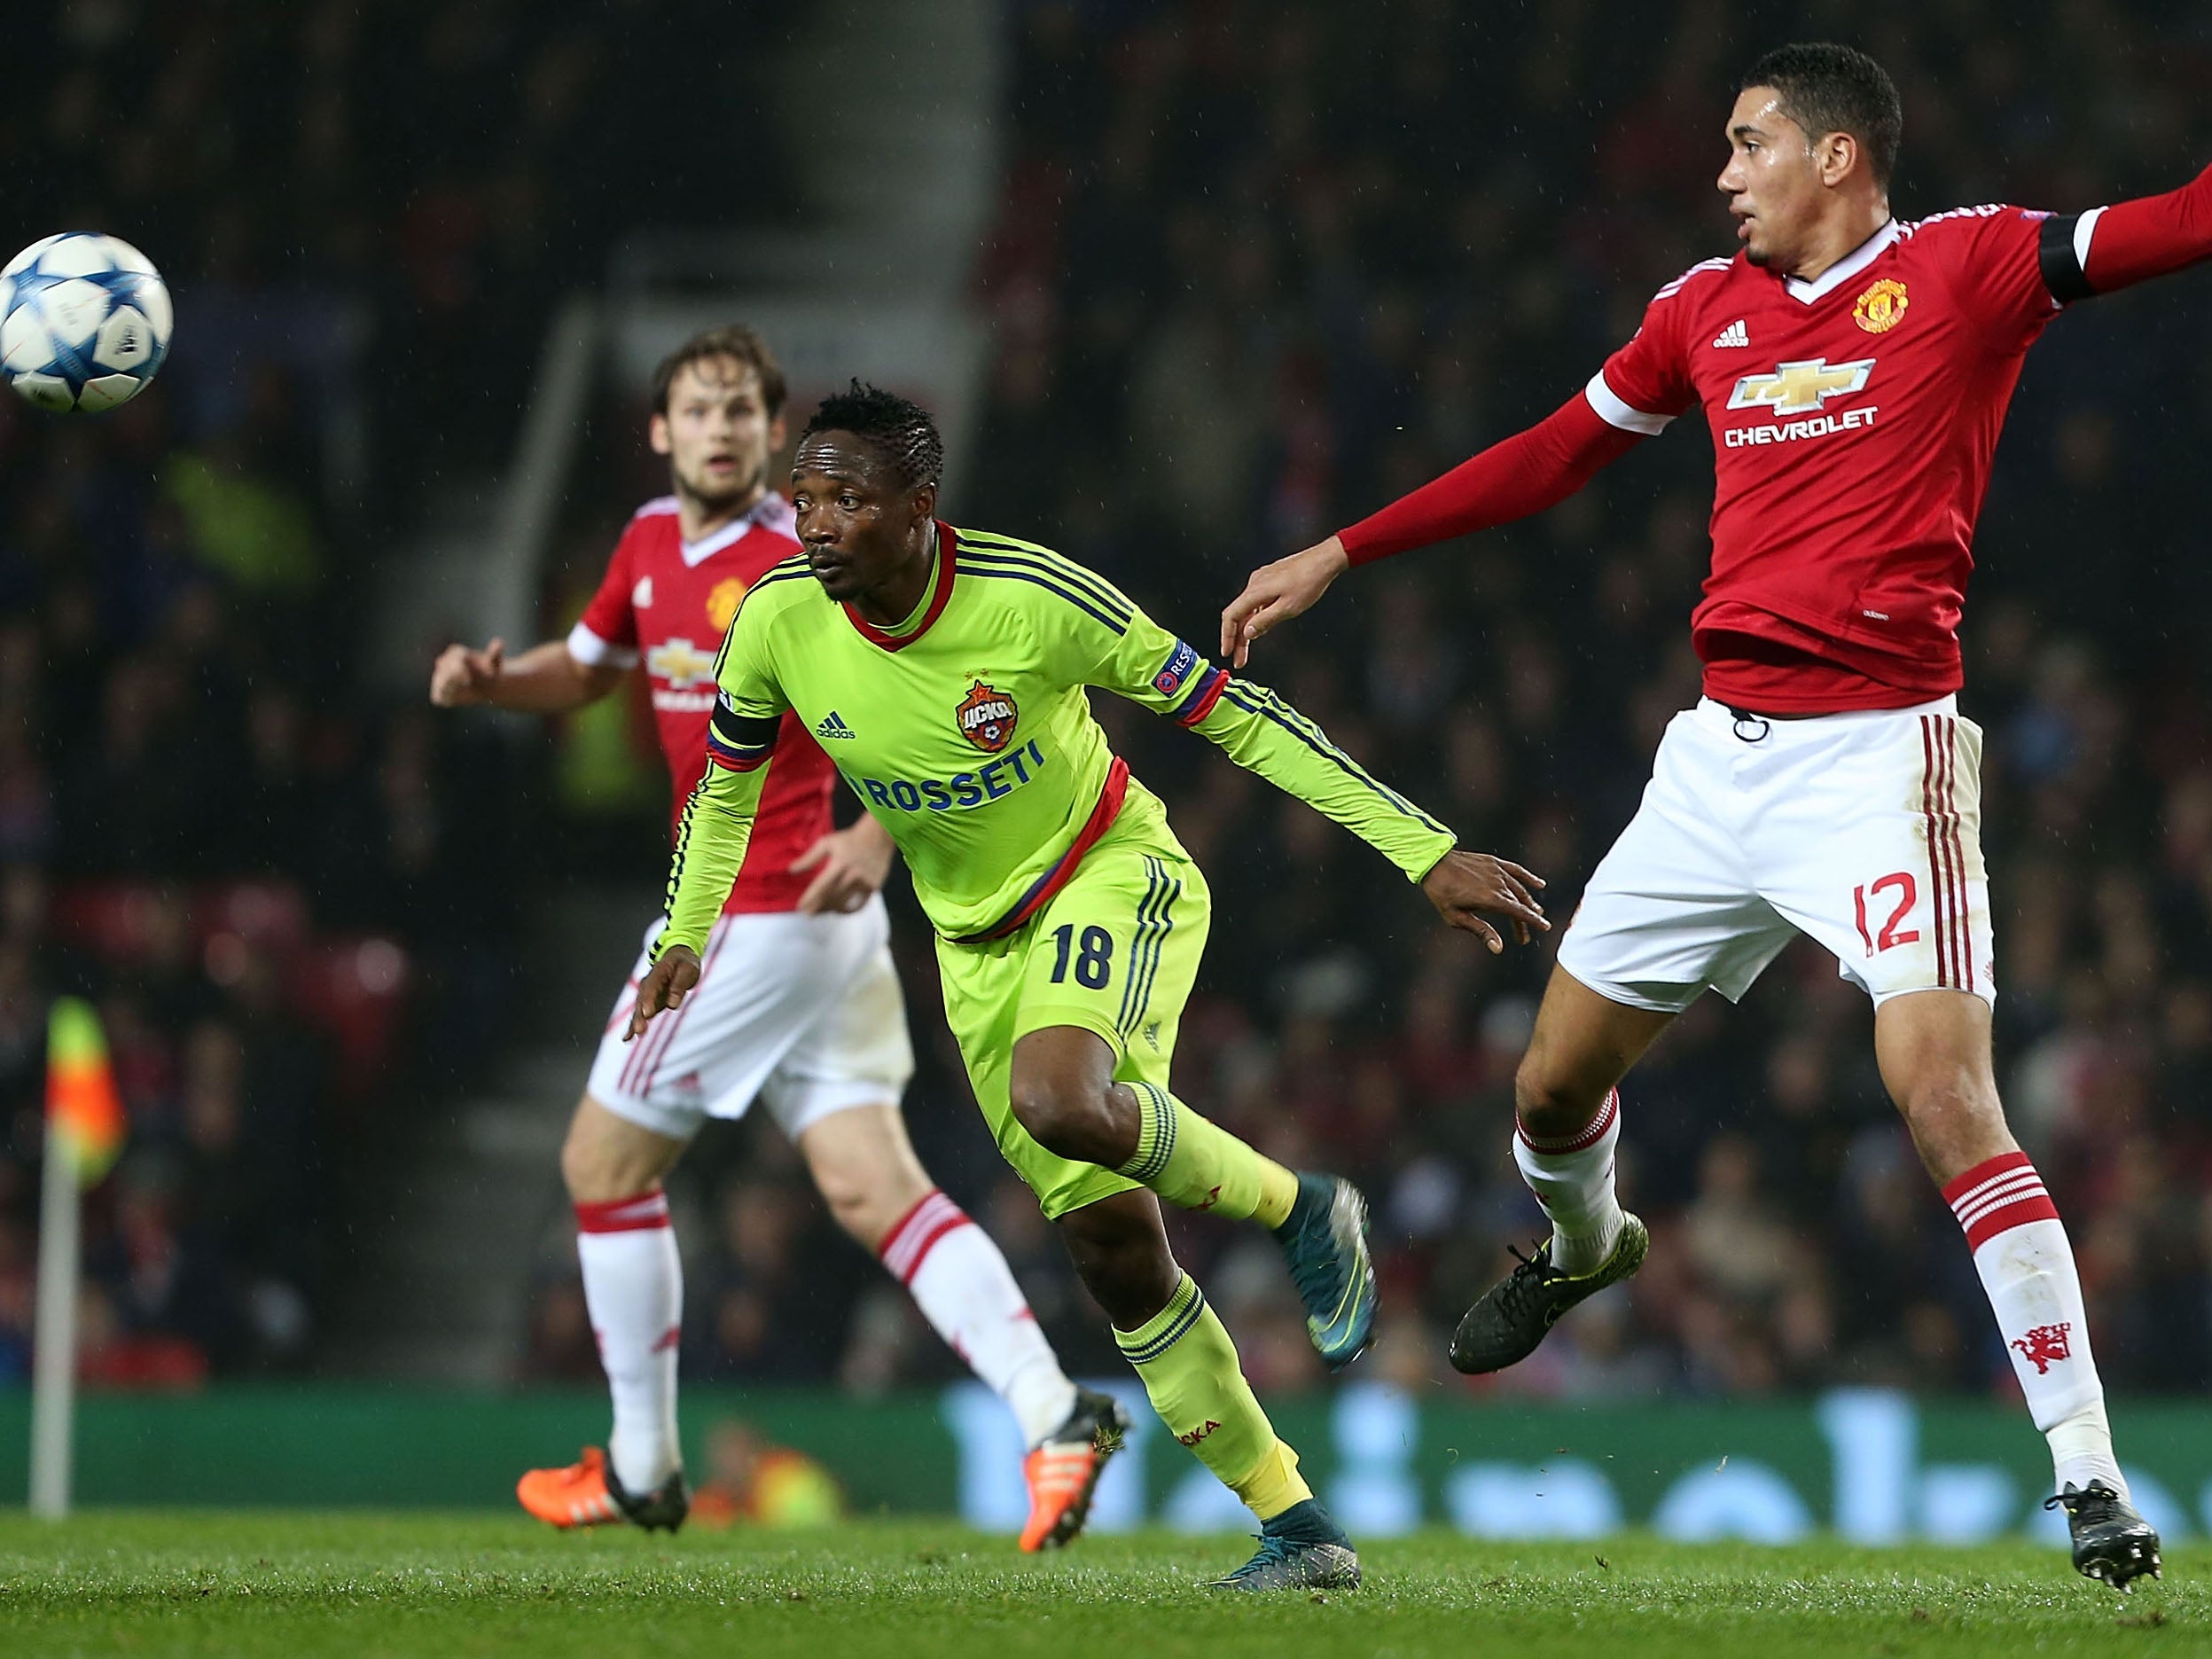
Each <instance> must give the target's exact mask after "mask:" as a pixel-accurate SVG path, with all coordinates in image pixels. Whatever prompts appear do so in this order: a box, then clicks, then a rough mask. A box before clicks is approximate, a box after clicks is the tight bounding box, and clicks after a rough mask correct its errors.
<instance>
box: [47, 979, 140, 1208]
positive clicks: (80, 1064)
mask: <svg viewBox="0 0 2212 1659" xmlns="http://www.w3.org/2000/svg"><path fill="white" fill-rule="evenodd" d="M123 1126H124V1125H123V1102H122V1097H121V1095H120V1094H118V1093H117V1092H115V1070H114V1068H113V1067H112V1066H110V1065H109V1064H108V1063H107V1039H106V1037H104V1036H103V1035H101V1032H100V1016H99V1015H98V1014H97V1013H94V1012H93V1011H92V1005H91V1004H90V1003H89V1002H86V1001H85V1000H84V999H83V998H79V997H57V998H54V1008H53V1013H52V1015H51V1018H50V1020H49V1021H48V1023H47V1028H46V1130H47V1133H48V1134H49V1135H51V1137H52V1142H51V1144H52V1146H53V1149H54V1151H55V1152H56V1153H57V1154H59V1155H60V1156H61V1157H62V1158H64V1159H66V1161H67V1162H68V1164H69V1167H70V1169H72V1170H74V1171H75V1173H76V1178H77V1185H78V1186H96V1185H97V1184H98V1181H99V1179H100V1178H101V1177H102V1176H104V1175H106V1173H107V1172H108V1170H110V1169H111V1168H113V1165H114V1162H115V1160H116V1158H117V1157H119V1156H120V1155H121V1153H122V1149H123Z"/></svg>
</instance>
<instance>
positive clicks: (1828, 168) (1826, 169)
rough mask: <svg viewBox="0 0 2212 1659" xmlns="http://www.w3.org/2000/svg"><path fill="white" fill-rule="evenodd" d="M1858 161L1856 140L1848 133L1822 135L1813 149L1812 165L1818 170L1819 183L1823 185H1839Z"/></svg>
mask: <svg viewBox="0 0 2212 1659" xmlns="http://www.w3.org/2000/svg"><path fill="white" fill-rule="evenodd" d="M1859 159H1860V157H1859V144H1858V140H1857V139H1856V138H1854V137H1851V135H1850V134H1849V133H1848V132H1831V133H1824V134H1822V135H1821V139H1820V142H1819V143H1818V144H1817V145H1815V146H1814V147H1813V161H1814V165H1815V166H1817V168H1819V171H1820V182H1821V183H1822V184H1828V185H1835V184H1841V183H1842V182H1843V180H1844V178H1845V176H1847V175H1848V174H1849V172H1850V171H1851V167H1852V164H1853V163H1854V162H1856V161H1857V160H1859Z"/></svg>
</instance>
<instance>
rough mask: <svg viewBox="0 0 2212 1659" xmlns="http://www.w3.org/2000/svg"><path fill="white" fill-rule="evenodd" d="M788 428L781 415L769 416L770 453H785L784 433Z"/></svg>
mask: <svg viewBox="0 0 2212 1659" xmlns="http://www.w3.org/2000/svg"><path fill="white" fill-rule="evenodd" d="M788 430H789V428H788V427H787V426H786V425H785V423H784V418H783V417H782V416H781V415H770V417H769V418H768V452H769V453H770V455H780V454H782V453H783V449H784V434H786V432H787V431H788Z"/></svg>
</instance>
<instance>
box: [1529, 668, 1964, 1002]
mask: <svg viewBox="0 0 2212 1659" xmlns="http://www.w3.org/2000/svg"><path fill="white" fill-rule="evenodd" d="M1798 933H1802V934H1808V935H1810V936H1811V937H1813V938H1814V939H1817V940H1818V941H1819V942H1820V943H1821V944H1822V945H1824V946H1825V947H1826V949H1827V950H1828V951H1830V952H1831V953H1832V954H1833V956H1834V957H1835V959H1836V962H1837V964H1838V966H1840V967H1841V971H1842V974H1843V977H1844V978H1845V979H1848V980H1849V981H1850V982H1852V983H1853V984H1855V985H1856V986H1858V987H1859V988H1860V989H1861V990H1864V991H1865V992H1867V994H1868V995H1870V996H1871V997H1872V998H1873V999H1874V1004H1875V1006H1877V1007H1879V1006H1880V1005H1881V1004H1883V1003H1884V1002H1887V1001H1888V999H1889V998H1892V997H1897V996H1902V995H1903V994H1904V993H1905V992H1907V991H1913V990H1939V989H1952V990H1966V991H1971V992H1973V993H1974V995H1976V996H1978V997H1981V998H1982V999H1983V1000H1985V1001H1987V1002H1989V1003H1991V1004H1995V1002H1996V1001H1997V987H1996V984H1995V983H1994V982H1993V980H1992V977H1991V959H1992V957H1993V955H1994V951H1993V949H1992V945H1991V940H1990V934H1989V873H1988V872H1987V870H1986V869H1985V868H1984V866H1983V865H1982V862H1981V727H1979V726H1977V725H1975V724H1974V722H1973V721H1971V720H1962V719H1960V718H1959V717H1958V704H1957V700H1956V699H1955V698H1950V697H1946V698H1944V699H1942V700H1941V701H1939V702H1932V703H1923V704H1921V705H1920V706H1919V707H1918V708H1884V709H1874V710H1868V711H1866V712H1864V713H1853V714H1839V715H1820V716H1814V717H1812V718H1810V719H1805V720H1764V719H1753V720H1750V721H1747V722H1739V721H1738V720H1737V719H1736V717H1735V716H1732V715H1731V714H1730V713H1729V711H1728V709H1727V708H1725V707H1723V705H1721V704H1719V703H1716V702H1715V701H1714V700H1712V699H1711V698H1709V697H1708V698H1705V699H1702V700H1700V702H1699V703H1698V706H1697V707H1696V708H1690V709H1685V710H1684V712H1683V713H1681V714H1678V715H1677V716H1675V717H1674V719H1673V720H1672V721H1670V722H1669V724H1668V726H1667V735H1666V736H1665V737H1663V738H1662V739H1661V740H1660V744H1659V754H1658V755H1657V756H1656V757H1655V758H1654V759H1653V763H1652V781H1651V784H1650V786H1649V787H1647V788H1646V789H1645V791H1644V804H1643V805H1642V806H1641V807H1640V808H1639V809H1638V811H1637V814H1636V817H1635V818H1633V819H1632V820H1631V821H1630V824H1629V826H1628V828H1627V829H1625V830H1623V831H1622V833H1621V839H1620V840H1619V841H1615V842H1614V845H1613V850H1612V851H1611V852H1609V853H1607V854H1606V856H1605V858H1604V860H1603V861H1602V862H1601V863H1600V864H1599V865H1598V868H1597V870H1596V872H1595V873H1592V875H1591V878H1590V885H1589V887H1588V888H1585V889H1584V891H1583V901H1582V904H1581V906H1580V908H1578V909H1577V910H1576V911H1575V916H1574V919H1573V920H1572V921H1570V922H1569V923H1568V924H1567V935H1566V936H1565V938H1563V939H1562V940H1561V941H1560V943H1559V966H1561V967H1562V968H1564V969H1565V970H1566V971H1567V973H1569V974H1572V975H1574V977H1575V978H1576V979H1578V980H1580V981H1581V982H1583V984H1585V985H1587V986H1589V987H1590V988H1591V990H1594V991H1596V992H1598V994H1599V995H1600V996H1602V997H1606V998H1610V999H1611V1000H1613V1001H1614V1002H1619V1003H1626V1004H1627V1005H1628V1006H1630V1007H1634V1008H1650V1009H1653V1010H1655V1011H1657V1012H1660V1013H1680V1012H1681V1011H1682V1010H1683V1009H1684V1008H1686V1007H1688V1006H1690V1005H1691V1003H1692V1002H1694V1001H1695V1000H1696V999H1697V998H1698V997H1699V995H1700V993H1701V992H1703V991H1704V990H1705V989H1706V988H1707V987H1708V986H1711V987H1712V988H1713V989H1715V990H1718V991H1719V992H1720V993H1721V994H1722V995H1723V996H1724V997H1726V998H1729V1000H1730V1001H1731V1002H1733V1001H1738V1000H1739V999H1741V998H1742V996H1743V994H1744V992H1745V991H1747V990H1749V989H1750V988H1751V982H1753V981H1754V980H1755V979H1757V978H1758V977H1759V975H1760V974H1761V973H1762V972H1763V970H1764V969H1765V967H1766V965H1767V964H1768V963H1770V962H1771V961H1772V960H1773V959H1775V957H1776V956H1777V955H1778V953H1779V952H1780V951H1781V949H1782V947H1783V946H1784V945H1786V944H1787V943H1789V942H1790V938H1791V935H1793V934H1798Z"/></svg>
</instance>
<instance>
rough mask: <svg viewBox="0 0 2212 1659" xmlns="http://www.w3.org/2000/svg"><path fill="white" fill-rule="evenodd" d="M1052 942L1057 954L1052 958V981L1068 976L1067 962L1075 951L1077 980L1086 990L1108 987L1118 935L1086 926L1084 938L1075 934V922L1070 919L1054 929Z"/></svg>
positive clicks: (1112, 975) (1056, 981) (1096, 927)
mask: <svg viewBox="0 0 2212 1659" xmlns="http://www.w3.org/2000/svg"><path fill="white" fill-rule="evenodd" d="M1052 944H1053V948H1054V951H1055V952H1056V954H1055V955H1054V956H1053V959H1052V982H1053V983H1054V984H1055V985H1058V984H1060V983H1062V982H1064V981H1065V980H1066V979H1067V963H1068V958H1069V956H1070V955H1071V954H1073V955H1074V957H1075V983H1077V984H1078V985H1081V986H1082V987H1083V989H1084V990H1105V989H1106V982H1107V981H1108V980H1110V979H1112V978H1113V977H1114V935H1112V934H1110V933H1108V932H1107V931H1106V929H1105V928H1103V927H1098V926H1096V925H1095V924H1094V925H1093V926H1091V927H1086V928H1084V929H1083V937H1082V938H1081V939H1078V938H1076V936H1075V923H1074V922H1072V921H1071V922H1067V923H1066V924H1064V925H1062V926H1060V927H1055V928H1053V929H1052Z"/></svg>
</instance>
